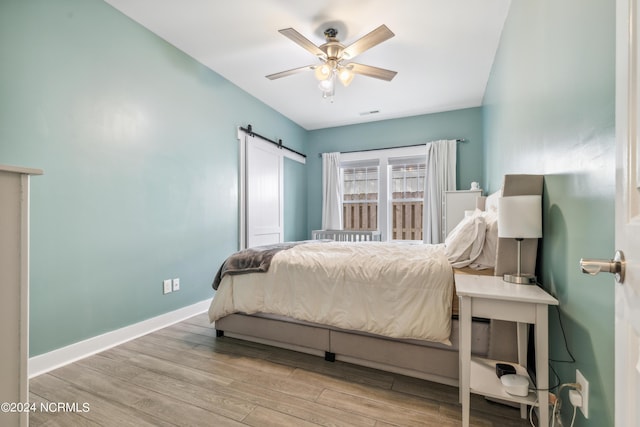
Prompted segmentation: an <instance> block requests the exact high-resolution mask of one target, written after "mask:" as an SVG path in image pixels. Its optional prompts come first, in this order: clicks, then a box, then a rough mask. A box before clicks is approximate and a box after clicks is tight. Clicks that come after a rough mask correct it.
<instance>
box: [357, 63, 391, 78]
mask: <svg viewBox="0 0 640 427" xmlns="http://www.w3.org/2000/svg"><path fill="white" fill-rule="evenodd" d="M346 66H347V67H349V68H351V71H353V72H354V73H356V74H362V75H363V76H367V77H373V78H376V79H380V80H386V81H391V80H392V79H393V78H394V77H395V76H396V74H398V72H397V71H391V70H385V69H384V68H378V67H372V66H371V65H363V64H356V63H353V62H352V63H350V64H347V65H346Z"/></svg>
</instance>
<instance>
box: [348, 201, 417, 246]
mask: <svg viewBox="0 0 640 427" xmlns="http://www.w3.org/2000/svg"><path fill="white" fill-rule="evenodd" d="M352 197H353V198H352V199H351V200H345V202H344V203H343V204H342V218H343V223H344V229H345V230H377V229H378V202H377V200H376V201H373V200H363V198H360V197H359V196H358V195H352ZM422 212H423V203H422V201H421V200H410V201H402V200H398V201H394V202H392V204H391V212H390V214H391V219H392V220H391V239H392V240H422V239H423V236H422Z"/></svg>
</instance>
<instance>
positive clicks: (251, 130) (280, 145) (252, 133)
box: [240, 125, 307, 159]
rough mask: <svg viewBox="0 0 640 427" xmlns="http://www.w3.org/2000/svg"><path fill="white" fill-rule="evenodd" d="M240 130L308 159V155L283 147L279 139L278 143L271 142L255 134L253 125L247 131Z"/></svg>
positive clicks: (241, 128)
mask: <svg viewBox="0 0 640 427" xmlns="http://www.w3.org/2000/svg"><path fill="white" fill-rule="evenodd" d="M240 130H241V131H243V132H246V133H248V134H249V135H251V136H257V137H258V138H260V139H264V140H265V141H267V142H270V143H272V144H275V145H277V146H278V148H284V149H285V150H288V151H291V152H292V153H295V154H297V155H299V156H302V157H304V158H305V159H306V158H307V155H306V154H302V153H300V152H299V151H296V150H294V149H293V148H289V147H287V146H286V145H282V140H281V139H279V140H278V142H276V141H273V140H271V139H269V138H267V137H266V136H262V135H260V134H259V133H255V132H254V131H253V129H252V128H251V125H248V126H247V128H246V129H245V128H243V127H242V126H240Z"/></svg>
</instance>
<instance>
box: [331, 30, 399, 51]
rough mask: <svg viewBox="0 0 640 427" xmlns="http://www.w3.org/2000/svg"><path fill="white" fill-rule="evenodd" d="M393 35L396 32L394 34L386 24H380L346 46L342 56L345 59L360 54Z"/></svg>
mask: <svg viewBox="0 0 640 427" xmlns="http://www.w3.org/2000/svg"><path fill="white" fill-rule="evenodd" d="M393 36H395V34H393V32H392V31H391V30H390V29H389V28H388V27H387V26H386V25H380V26H379V27H378V28H376V29H375V30H373V31H371V32H370V33H369V34H367V35H366V36H363V37H361V38H360V39H358V40H356V41H355V42H353V43H352V44H350V45H349V46H347V47H345V48H344V50H343V51H342V57H343V58H344V59H350V58H354V57H355V56H356V55H360V54H361V53H362V52H364V51H365V50H367V49H371V48H372V47H374V46H375V45H378V44H380V43H382V42H383V41H385V40H389V39H390V38H391V37H393Z"/></svg>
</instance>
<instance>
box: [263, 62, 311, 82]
mask: <svg viewBox="0 0 640 427" xmlns="http://www.w3.org/2000/svg"><path fill="white" fill-rule="evenodd" d="M314 68H316V66H315V65H307V66H305V67H300V68H294V69H292V70H287V71H281V72H279V73H275V74H269V75H268V76H265V77H266V78H268V79H269V80H275V79H279V78H282V77H287V76H290V75H292V74H297V73H301V72H303V71H307V70H313V69H314Z"/></svg>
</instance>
